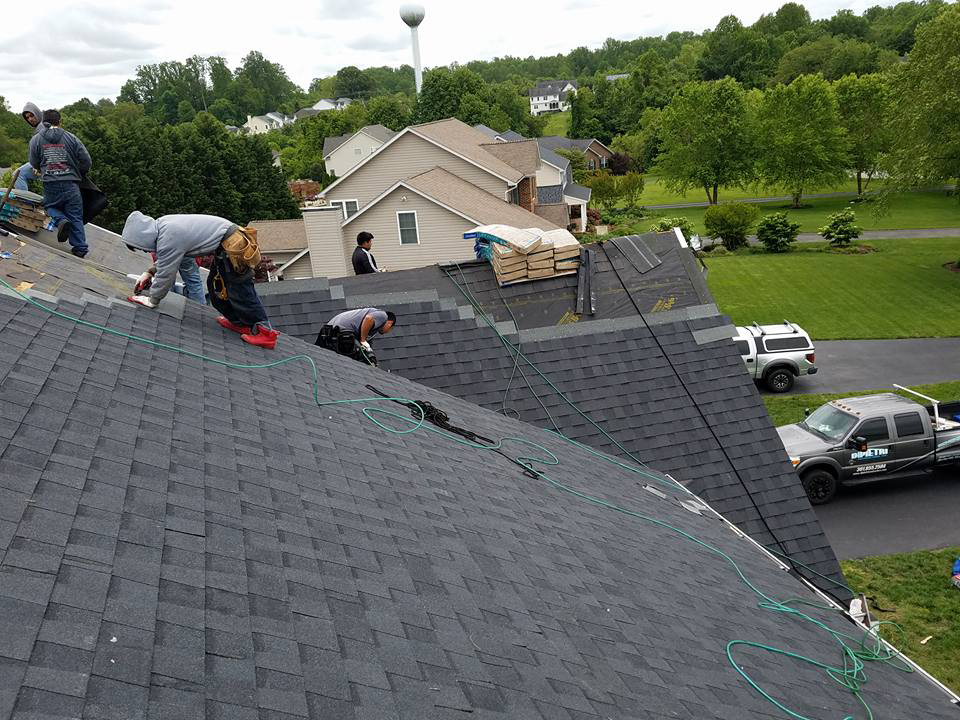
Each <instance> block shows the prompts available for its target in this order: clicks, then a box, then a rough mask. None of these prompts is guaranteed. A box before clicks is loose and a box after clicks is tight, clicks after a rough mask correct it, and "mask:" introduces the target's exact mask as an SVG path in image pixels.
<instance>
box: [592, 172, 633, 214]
mask: <svg viewBox="0 0 960 720" xmlns="http://www.w3.org/2000/svg"><path fill="white" fill-rule="evenodd" d="M641 180H642V178H641ZM587 186H588V187H589V188H590V190H591V191H592V193H591V196H590V198H591V200H592V201H593V204H594V205H596V206H597V207H599V208H600V209H601V210H604V211H609V210H612V209H613V208H614V206H615V205H616V204H617V202H619V201H620V199H621V197H622V195H621V192H620V185H619V183H618V182H617V178H615V177H614V176H613V175H610V174H609V173H606V172H600V173H597V174H595V175H593V176H592V177H590V178H589V179H588V180H587ZM641 189H642V188H641Z"/></svg>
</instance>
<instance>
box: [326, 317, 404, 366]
mask: <svg viewBox="0 0 960 720" xmlns="http://www.w3.org/2000/svg"><path fill="white" fill-rule="evenodd" d="M396 324H397V316H396V315H394V314H393V313H392V312H390V311H389V310H379V309H377V308H373V307H368V308H359V309H357V310H346V311H345V312H342V313H340V314H339V315H334V316H333V317H332V318H331V319H330V322H328V323H327V324H326V325H324V326H323V327H322V328H320V334H319V335H317V340H316V342H315V343H314V344H315V345H319V346H320V347H324V348H326V349H328V350H333V351H334V352H337V353H340V354H341V355H346V356H348V357H352V358H353V359H354V360H361V361H364V362H367V363H369V364H371V365H376V364H377V359H376V356H374V354H373V348H371V347H370V338H371V337H372V336H374V335H386V334H387V333H388V332H390V331H391V330H393V326H394V325H396Z"/></svg>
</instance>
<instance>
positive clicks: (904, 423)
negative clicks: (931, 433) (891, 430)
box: [893, 413, 923, 438]
mask: <svg viewBox="0 0 960 720" xmlns="http://www.w3.org/2000/svg"><path fill="white" fill-rule="evenodd" d="M893 421H894V422H895V423H896V424H897V437H902V438H905V437H910V436H911V435H923V421H922V420H921V419H920V415H919V413H901V414H900V415H894V416H893Z"/></svg>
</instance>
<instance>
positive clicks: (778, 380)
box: [766, 368, 793, 393]
mask: <svg viewBox="0 0 960 720" xmlns="http://www.w3.org/2000/svg"><path fill="white" fill-rule="evenodd" d="M766 382H767V388H768V389H769V390H770V392H775V393H785V392H790V390H791V388H793V373H792V372H790V370H788V369H787V368H777V369H776V370H772V371H770V373H769V374H768V375H767V380H766Z"/></svg>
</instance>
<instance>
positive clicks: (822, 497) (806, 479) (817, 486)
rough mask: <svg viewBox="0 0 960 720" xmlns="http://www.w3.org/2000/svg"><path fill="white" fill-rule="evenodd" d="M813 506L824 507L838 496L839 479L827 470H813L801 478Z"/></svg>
mask: <svg viewBox="0 0 960 720" xmlns="http://www.w3.org/2000/svg"><path fill="white" fill-rule="evenodd" d="M800 482H802V483H803V489H804V490H805V491H806V493H807V497H808V498H810V504H811V505H823V504H824V503H828V502H830V501H831V500H833V496H834V495H836V494H837V478H836V477H834V475H833V473H831V472H829V471H827V470H811V471H809V472H807V473H804V475H803V477H802V478H800Z"/></svg>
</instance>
